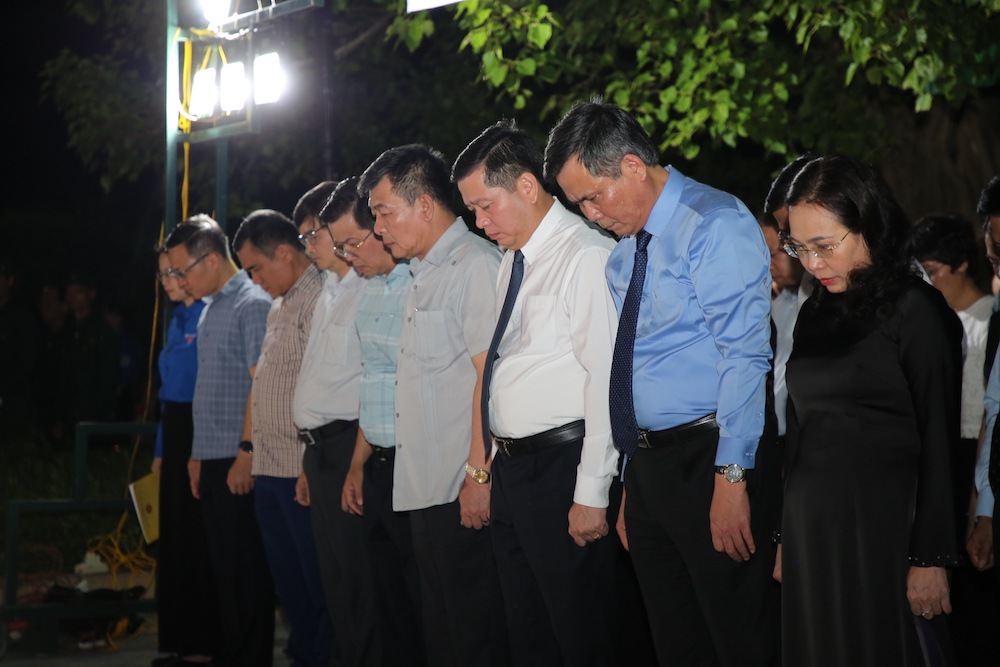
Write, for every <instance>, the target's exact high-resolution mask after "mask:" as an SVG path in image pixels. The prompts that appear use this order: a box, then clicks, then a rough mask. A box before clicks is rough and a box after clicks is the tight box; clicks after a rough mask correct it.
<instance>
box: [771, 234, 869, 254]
mask: <svg viewBox="0 0 1000 667" xmlns="http://www.w3.org/2000/svg"><path fill="white" fill-rule="evenodd" d="M853 233H854V232H853V231H852V230H850V229H848V230H847V233H846V234H844V235H843V236H842V237H841V238H840V240H839V241H837V242H836V243H834V244H833V245H825V246H820V247H819V248H810V247H809V246H807V245H805V244H803V243H799V242H798V241H793V239H792V237H791V236H789V235H788V232H787V231H785V230H781V231H780V232H778V243H779V244H780V246H781V249H782V250H784V251H785V254H787V255H788V256H789V257H794V258H795V259H797V260H799V261H802V260H804V259H806V258H805V257H801V256H800V255H799V249H801V250H802V252H808V253H809V254H811V255H812V256H813V257H814V258H815V259H829V258H830V257H832V256H833V251H834V250H836V249H837V248H839V247H840V246H841V245H843V243H844V241H846V240H847V237H848V236H850V235H851V234H853ZM820 253H823V254H820Z"/></svg>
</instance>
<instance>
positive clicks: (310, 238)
mask: <svg viewBox="0 0 1000 667" xmlns="http://www.w3.org/2000/svg"><path fill="white" fill-rule="evenodd" d="M321 229H326V232H327V234H329V235H330V240H331V241H332V242H333V245H334V250H335V251H336V246H337V240H336V239H335V238H333V232H331V231H330V225H328V224H324V223H320V224H319V226H318V227H316V229H310V230H309V231H308V232H306V233H305V234H299V243H301V244H302V247H303V248H308V247H309V244H311V243H314V242H315V241H316V235H317V234H319V230H321Z"/></svg>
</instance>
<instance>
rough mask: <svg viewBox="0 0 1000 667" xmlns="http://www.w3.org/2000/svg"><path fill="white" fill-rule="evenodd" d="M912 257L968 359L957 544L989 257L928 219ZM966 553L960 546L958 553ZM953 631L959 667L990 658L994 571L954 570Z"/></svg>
mask: <svg viewBox="0 0 1000 667" xmlns="http://www.w3.org/2000/svg"><path fill="white" fill-rule="evenodd" d="M909 250H910V254H911V255H912V256H913V257H915V258H916V259H917V261H919V262H920V264H921V265H922V266H923V267H924V271H926V272H927V275H928V277H929V278H930V280H931V284H932V285H934V287H936V288H937V289H938V290H939V291H940V292H941V294H942V295H943V296H944V298H945V301H947V302H948V305H949V306H950V307H951V309H952V310H954V311H955V313H956V314H957V315H958V319H959V320H961V321H962V328H963V330H964V331H965V362H964V364H963V366H962V414H961V439H960V440H959V441H958V442H959V447H958V448H957V449H955V450H954V451H952V459H951V464H952V485H953V488H954V492H955V526H956V529H957V530H958V535H956V537H957V539H958V540H959V544H960V546H961V545H964V544H965V538H966V536H967V534H968V532H969V531H971V528H972V522H971V520H969V519H967V517H969V515H970V511H969V510H970V508H969V498H970V494H971V493H972V490H973V478H974V468H975V465H976V452H977V451H978V445H979V439H980V436H981V434H982V430H983V395H984V393H985V388H986V387H985V382H984V380H983V364H984V362H985V359H986V338H987V333H988V329H989V322H990V315H992V313H993V296H992V295H989V294H986V293H985V292H984V291H983V289H982V287H981V283H982V282H983V281H982V279H981V276H982V273H983V271H982V269H983V267H982V265H983V264H985V262H984V261H983V257H984V252H983V246H982V245H980V243H979V242H978V240H977V239H976V235H975V233H974V232H973V227H972V225H971V224H970V223H969V221H968V220H965V219H964V218H961V217H959V216H947V215H931V216H927V217H925V218H922V219H921V220H919V221H918V222H917V223H916V225H914V226H913V229H912V230H911V231H910V239H909ZM967 525H968V528H967V527H966V526H967ZM959 552H960V553H961V552H962V549H961V548H960V549H959ZM951 595H952V606H953V607H954V609H955V611H954V612H953V613H952V615H951V618H950V620H951V628H952V635H953V637H954V640H955V641H954V643H955V650H956V655H957V658H958V660H959V662H960V664H963V665H976V664H980V663H979V662H978V661H980V660H985V659H987V656H989V653H990V646H991V645H992V642H993V637H992V635H991V633H990V632H989V631H988V629H989V628H996V627H1000V590H998V587H997V583H996V581H995V580H994V578H993V576H992V575H991V574H984V573H981V572H977V571H976V569H975V568H974V567H972V566H971V564H970V563H968V562H967V561H964V560H963V564H962V566H960V567H958V568H955V569H954V570H953V571H952V577H951Z"/></svg>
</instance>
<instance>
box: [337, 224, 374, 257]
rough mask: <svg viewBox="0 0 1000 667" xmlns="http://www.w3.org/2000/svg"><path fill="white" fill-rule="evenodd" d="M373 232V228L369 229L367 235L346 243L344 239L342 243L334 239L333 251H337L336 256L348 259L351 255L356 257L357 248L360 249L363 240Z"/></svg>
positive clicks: (363, 242)
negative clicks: (355, 241) (354, 241)
mask: <svg viewBox="0 0 1000 667" xmlns="http://www.w3.org/2000/svg"><path fill="white" fill-rule="evenodd" d="M374 232H375V230H374V229H373V230H371V231H369V232H368V235H367V236H365V237H364V238H363V239H361V240H360V241H358V242H357V243H347V242H346V241H345V242H343V243H337V242H336V241H334V242H333V251H334V252H335V253H337V256H339V257H341V258H343V259H350V258H351V257H356V256H357V254H358V250H360V249H361V246H363V245H364V244H365V241H367V240H368V239H369V238H370V237H371V235H372V234H373V233H374ZM348 248H349V249H348Z"/></svg>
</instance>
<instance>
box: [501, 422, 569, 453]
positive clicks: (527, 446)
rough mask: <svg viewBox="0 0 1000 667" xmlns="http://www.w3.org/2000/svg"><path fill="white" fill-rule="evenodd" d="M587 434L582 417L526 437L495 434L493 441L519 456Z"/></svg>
mask: <svg viewBox="0 0 1000 667" xmlns="http://www.w3.org/2000/svg"><path fill="white" fill-rule="evenodd" d="M586 434H587V429H586V425H585V423H584V421H583V420H582V419H580V420H578V421H575V422H572V423H570V424H566V425H565V426H557V427H556V428H550V429H549V430H548V431H542V432H541V433H536V434H535V435H529V436H528V437H526V438H501V437H499V436H496V435H494V436H493V442H495V443H497V447H499V448H500V451H501V452H503V453H504V454H506V455H507V456H519V455H521V454H534V453H535V452H537V451H539V450H542V449H546V448H548V447H555V446H556V445H564V444H566V443H567V442H573V441H574V440H579V439H580V438H582V437H583V436H584V435H586Z"/></svg>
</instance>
